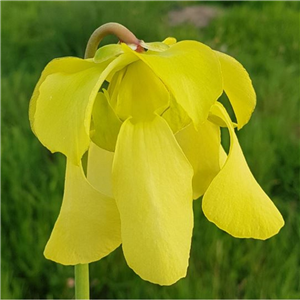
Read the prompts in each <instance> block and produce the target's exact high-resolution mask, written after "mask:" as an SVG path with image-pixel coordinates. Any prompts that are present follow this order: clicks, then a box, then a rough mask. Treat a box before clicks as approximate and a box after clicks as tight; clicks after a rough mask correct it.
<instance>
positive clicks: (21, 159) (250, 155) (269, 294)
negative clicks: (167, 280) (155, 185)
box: [1, 1, 300, 299]
mask: <svg viewBox="0 0 300 300" xmlns="http://www.w3.org/2000/svg"><path fill="white" fill-rule="evenodd" d="M197 4H201V3H196V2H88V1H86V2H70V1H66V2H1V22H2V23H1V34H2V46H1V51H2V55H1V67H2V68H1V69H2V71H1V72H2V73H1V75H2V81H1V84H2V90H1V93H2V94H1V96H2V128H1V133H2V209H1V217H2V220H1V222H2V223H1V236H2V243H1V250H2V252H1V293H2V298H16V299H18V298H72V297H74V289H73V288H72V287H69V286H68V284H67V283H68V282H69V281H70V279H72V278H73V267H65V266H62V265H58V264H55V263H53V262H51V261H48V260H46V259H45V258H44V257H43V254H42V253H43V248H44V246H45V244H46V241H47V239H48V237H49V235H50V232H51V229H52V227H53V224H54V222H55V220H56V217H57V215H58V212H59V208H60V204H61V199H62V194H63V183H64V167H65V158H64V157H63V156H62V155H61V154H54V155H52V154H50V153H49V151H48V150H47V149H45V148H43V146H42V145H41V144H40V143H39V142H38V140H37V139H36V138H35V136H34V135H33V134H32V132H31V130H30V127H29V121H28V104H29V99H30V97H31V94H32V91H33V88H34V86H35V84H36V82H37V80H38V78H39V76H40V73H41V71H42V70H43V68H44V66H45V65H46V64H47V62H49V61H50V60H51V59H53V58H55V57H62V56H79V57H82V56H83V53H84V48H85V45H86V42H87V40H88V38H89V35H90V34H91V32H92V31H93V30H94V29H95V28H96V27H98V26H99V25H101V24H103V23H105V22H109V21H116V22H120V23H122V24H124V25H125V26H127V27H128V28H130V29H131V30H132V31H133V32H134V33H135V34H136V35H137V36H138V37H139V38H141V39H144V40H145V41H156V40H162V39H164V38H165V37H167V36H174V37H176V38H177V39H178V40H182V39H194V40H198V41H202V42H204V43H206V44H208V45H209V46H211V47H212V48H214V49H218V50H223V51H225V52H227V53H229V54H230V55H232V56H234V57H235V58H237V59H238V60H239V61H240V62H242V64H243V65H244V66H245V67H246V69H247V70H248V72H249V73H250V75H251V78H252V80H253V84H254V87H255V89H256V92H257V98H258V103H257V108H256V110H255V112H254V114H253V117H252V119H251V121H250V123H249V124H248V125H247V126H246V127H245V128H244V129H243V130H241V131H240V132H239V133H238V136H239V140H240V143H241V145H242V148H243V150H244V153H245V156H246V158H247V161H248V163H249V165H250V168H251V170H252V172H253V174H254V175H255V177H256V178H257V180H258V182H259V183H260V184H261V186H262V187H263V188H264V190H265V191H266V192H267V193H268V194H269V195H270V197H271V198H272V199H273V201H274V202H275V204H276V205H277V207H278V208H279V209H280V211H281V212H282V215H283V216H284V219H285V222H286V225H285V227H284V228H283V229H282V230H281V231H280V233H279V234H278V235H277V236H275V237H273V238H271V239H270V240H267V241H257V240H251V239H244V240H243V239H235V238H233V237H231V236H229V235H228V234H226V233H225V232H223V231H221V230H219V229H218V228H216V226H215V225H213V224H212V223H210V222H208V221H207V220H206V218H205V217H204V215H203V213H202V211H201V199H200V200H198V201H195V203H194V212H195V227H194V235H193V243H192V250H191V258H190V267H189V270H188V275H187V277H186V278H185V279H182V280H180V281H179V282H178V283H177V284H175V285H173V286H170V287H160V286H157V285H153V284H151V283H148V282H144V281H142V280H141V279H140V278H139V277H138V276H137V275H135V274H134V272H133V271H132V270H131V269H129V267H127V265H126V262H125V260H124V257H123V254H122V250H121V248H119V249H117V250H116V251H115V252H113V253H112V254H111V255H109V256H108V257H106V258H104V259H102V260H101V261H99V262H95V263H92V264H91V265H90V270H91V271H90V278H91V297H93V298H300V277H299V270H300V269H299V268H300V262H299V254H300V240H299V237H300V214H299V194H300V192H299V186H300V183H299V170H300V161H299V150H300V147H299V138H300V127H299V101H300V99H299V98H300V91H299V84H300V76H299V65H300V62H299V58H300V56H299V40H300V34H299V27H300V24H299V11H300V5H299V2H298V3H296V2H246V3H241V2H230V3H228V2H227V3H225V2H223V3H221V2H213V3H208V4H207V5H213V6H218V7H219V8H220V9H221V10H222V12H223V13H222V15H221V16H219V17H218V18H216V19H215V20H213V21H212V22H211V24H210V25H209V26H208V27H206V28H202V29H199V28H196V27H195V26H193V25H192V24H182V25H178V26H175V27H171V26H170V25H169V24H168V19H167V13H168V11H169V10H171V9H175V8H177V9H180V8H182V7H184V6H189V5H197ZM108 42H116V39H115V38H113V37H109V38H106V39H105V43H108ZM226 139H227V143H228V137H227V138H226V135H225V143H226ZM233 192H234V191H233Z"/></svg>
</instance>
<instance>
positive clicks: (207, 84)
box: [122, 41, 223, 126]
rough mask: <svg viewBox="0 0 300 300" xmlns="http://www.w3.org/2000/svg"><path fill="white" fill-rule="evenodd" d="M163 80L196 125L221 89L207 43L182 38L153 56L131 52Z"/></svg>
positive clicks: (219, 73)
mask: <svg viewBox="0 0 300 300" xmlns="http://www.w3.org/2000/svg"><path fill="white" fill-rule="evenodd" d="M122 47H123V49H124V52H130V53H133V54H135V55H137V56H138V57H139V58H140V59H141V60H142V61H144V62H145V63H146V64H147V65H148V66H149V67H150V68H151V69H152V70H153V72H154V73H155V74H156V75H157V76H158V77H159V78H160V79H161V80H162V81H163V83H164V84H165V85H166V86H167V88H168V89H169V90H170V91H171V93H172V94H173V96H174V97H175V99H176V101H177V102H178V103H179V104H180V105H181V106H182V108H183V109H184V110H185V111H186V112H187V113H188V115H189V116H190V118H191V119H192V120H193V121H194V122H195V123H196V125H197V126H198V125H199V124H200V123H203V122H204V121H205V120H206V119H207V116H208V113H209V109H210V107H211V106H212V105H213V104H214V103H215V101H216V100H217V99H218V98H219V96H220V95H221V94H222V91H223V85H222V74H221V68H220V63H219V60H218V58H217V56H216V54H215V53H214V51H212V50H211V49H210V48H209V47H208V46H206V45H204V44H201V43H199V42H195V41H182V42H178V43H176V44H174V45H172V46H171V47H170V48H169V49H168V50H165V51H162V52H157V53H156V54H155V55H152V54H151V55H149V54H147V52H146V53H138V52H135V51H132V50H131V49H130V48H129V47H127V46H126V45H125V44H122Z"/></svg>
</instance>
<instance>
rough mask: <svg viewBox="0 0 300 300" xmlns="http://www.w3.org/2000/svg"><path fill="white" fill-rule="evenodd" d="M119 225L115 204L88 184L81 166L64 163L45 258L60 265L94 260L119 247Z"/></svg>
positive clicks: (68, 162)
mask: <svg viewBox="0 0 300 300" xmlns="http://www.w3.org/2000/svg"><path fill="white" fill-rule="evenodd" d="M120 226H121V225H120V217H119V212H118V209H117V206H116V203H115V201H114V200H113V199H112V198H109V197H107V196H104V195H103V194H101V193H100V192H98V191H97V190H95V189H94V188H93V187H92V186H91V185H90V184H89V183H88V182H87V180H86V178H85V176H84V173H83V170H82V167H81V166H77V165H74V164H73V163H72V162H71V161H67V170H66V180H65V192H64V199H63V203H62V207H61V210H60V213H59V216H58V219H57V221H56V223H55V225H54V229H53V231H52V233H51V236H50V239H49V241H48V243H47V245H46V248H45V251H44V255H45V257H46V258H47V259H50V260H53V261H55V262H57V263H60V264H63V265H75V264H86V263H90V262H93V261H97V260H99V259H101V258H102V257H104V256H106V255H108V254H109V253H111V252H112V251H113V250H115V249H116V248H117V247H118V246H119V245H120V244H121V236H120Z"/></svg>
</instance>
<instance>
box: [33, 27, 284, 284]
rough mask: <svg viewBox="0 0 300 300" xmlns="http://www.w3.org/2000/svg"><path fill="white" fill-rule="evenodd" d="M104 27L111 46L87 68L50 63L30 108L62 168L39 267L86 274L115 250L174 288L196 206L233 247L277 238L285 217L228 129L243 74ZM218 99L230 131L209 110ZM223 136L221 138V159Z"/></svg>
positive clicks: (187, 44) (241, 94)
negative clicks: (62, 159)
mask: <svg viewBox="0 0 300 300" xmlns="http://www.w3.org/2000/svg"><path fill="white" fill-rule="evenodd" d="M110 25H111V26H113V25H114V26H115V28H116V30H115V31H118V30H119V32H117V34H118V36H119V37H120V39H121V42H120V43H118V44H114V45H107V46H103V47H101V48H100V49H98V50H97V52H96V53H95V55H94V53H93V51H92V50H89V51H90V52H91V53H88V54H87V58H86V59H80V58H75V57H65V58H58V59H54V60H52V61H51V62H50V63H49V64H48V65H47V66H46V67H45V69H44V71H43V73H42V75H41V78H40V80H39V81H38V83H37V85H36V88H35V90H34V93H33V96H32V99H31V103H30V122H31V126H32V130H33V132H34V133H35V135H36V136H37V137H38V139H39V140H40V141H41V143H42V144H43V145H44V146H45V147H47V148H48V149H49V150H50V151H51V152H61V153H63V154H64V155H65V156H66V157H67V163H66V179H65V191H64V197H63V203H62V206H61V210H60V213H59V216H58V219H57V221H56V224H55V226H54V229H53V231H52V234H51V237H50V239H49V241H48V243H47V245H46V248H45V252H44V254H45V256H46V258H48V259H50V260H53V261H55V262H58V263H61V264H64V265H75V264H83V263H89V262H93V261H97V260H99V259H101V258H102V257H104V256H106V255H108V254H109V253H111V252H112V251H113V250H114V249H116V248H117V247H118V246H119V245H120V244H122V248H123V252H124V256H125V259H126V261H127V264H128V265H129V267H130V268H132V269H133V270H134V271H135V272H136V273H137V274H138V275H139V276H140V277H141V278H143V279H145V280H148V281H150V282H153V283H158V284H160V285H170V284H173V283H174V282H176V281H177V280H179V279H180V278H182V277H184V276H185V275H186V272H187V267H188V261H189V253H190V247H191V238H192V231H193V208H192V206H193V199H196V198H199V197H200V196H202V195H203V198H202V208H203V212H204V214H205V216H206V217H207V219H208V220H209V221H211V222H213V223H215V224H216V225H217V226H218V227H219V228H221V229H222V230H224V231H226V232H228V233H229V234H231V235H232V236H234V237H239V238H255V239H261V240H264V239H267V238H269V237H271V236H273V235H275V234H276V233H278V231H279V230H280V228H281V227H282V226H283V225H284V221H283V218H282V216H281V214H280V213H279V211H278V210H277V208H276V207H275V205H274V204H273V202H272V201H271V200H270V199H269V197H268V196H267V195H266V194H265V193H264V191H263V190H262V189H261V187H260V186H259V184H258V183H257V182H256V180H255V179H254V177H253V175H252V174H251V171H250V170H249V167H248V165H247V163H246V161H245V158H244V156H243V153H242V150H241V148H240V145H239V142H238V139H237V137H236V134H235V130H234V128H235V127H237V128H238V129H240V128H242V127H243V126H244V125H245V124H246V123H247V122H248V121H249V119H250V117H251V114H252V112H253V110H254V107H255V104H256V96H255V92H254V89H253V87H252V83H251V80H250V78H249V76H248V74H247V72H246V71H245V69H244V68H243V67H242V65H241V64H240V63H239V62H237V61H236V60H235V59H234V58H232V57H230V56H228V55H226V54H224V53H221V52H217V51H213V50H212V49H211V48H209V47H208V46H206V45H204V44H202V43H199V42H196V41H180V42H176V40H175V39H174V38H167V39H166V40H164V41H163V42H156V43H144V42H143V41H140V40H137V39H136V38H135V37H134V36H133V35H132V34H131V35H130V36H129V37H128V36H126V29H124V27H121V25H116V24H110ZM102 30H103V28H102ZM124 30H125V31H124ZM110 31H112V32H113V30H110ZM123 31H124V32H125V37H122V34H123V35H124V32H123ZM91 39H92V38H91ZM126 39H127V40H126ZM97 45H98V44H97ZM94 48H95V45H94ZM89 51H88V52H89ZM223 91H225V93H226V95H227V96H228V98H229V100H230V103H231V105H232V108H233V111H234V113H235V117H236V120H237V121H236V123H234V122H232V120H231V118H230V117H229V115H228V113H227V111H226V110H225V108H224V107H223V106H222V104H221V103H220V102H218V98H219V97H220V96H221V94H222V93H223ZM220 127H226V128H227V129H228V131H229V134H230V149H229V153H226V152H225V151H224V150H223V148H222V146H221V138H220ZM87 151H88V164H87V170H86V172H85V171H84V170H83V167H82V163H81V160H82V157H83V155H84V154H85V153H86V152H87ZM198 205H200V202H199V204H198Z"/></svg>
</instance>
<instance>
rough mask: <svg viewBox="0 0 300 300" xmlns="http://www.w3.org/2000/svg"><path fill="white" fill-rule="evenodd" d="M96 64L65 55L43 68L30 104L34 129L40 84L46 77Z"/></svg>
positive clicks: (31, 122) (74, 71)
mask: <svg viewBox="0 0 300 300" xmlns="http://www.w3.org/2000/svg"><path fill="white" fill-rule="evenodd" d="M93 66H94V64H93V62H92V61H91V60H82V59H80V58H77V57H64V58H56V59H53V60H52V61H50V62H49V63H48V65H47V66H46V67H45V69H44V70H43V72H42V74H41V77H40V78H39V81H38V83H37V84H36V86H35V88H34V91H33V94H32V97H31V99H30V105H29V120H30V125H31V127H32V131H33V132H35V130H34V125H35V124H34V117H35V111H36V103H37V99H38V98H39V95H40V91H39V89H40V86H41V84H42V83H43V82H44V81H45V79H46V77H47V76H49V75H51V74H54V73H59V72H64V73H69V74H72V73H77V72H80V71H82V70H83V69H85V68H86V69H88V68H89V67H93Z"/></svg>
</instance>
